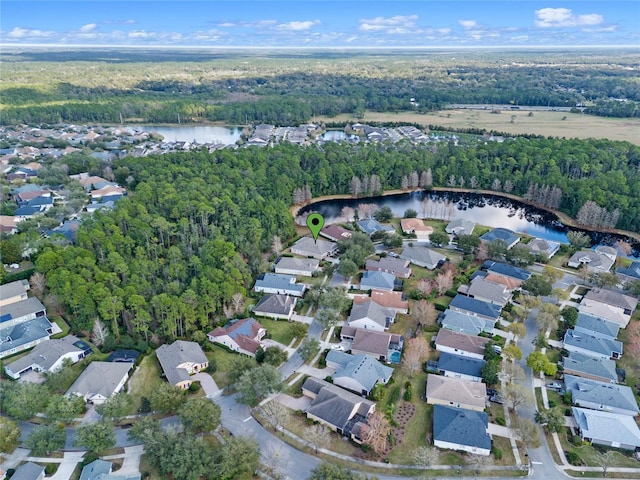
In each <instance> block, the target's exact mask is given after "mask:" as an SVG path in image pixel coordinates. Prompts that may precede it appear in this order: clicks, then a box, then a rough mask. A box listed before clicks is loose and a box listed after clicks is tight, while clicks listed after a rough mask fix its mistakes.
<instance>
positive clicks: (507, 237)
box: [480, 228, 520, 246]
mask: <svg viewBox="0 0 640 480" xmlns="http://www.w3.org/2000/svg"><path fill="white" fill-rule="evenodd" d="M480 239H481V240H484V241H485V242H494V241H496V240H502V241H503V242H504V243H506V244H507V246H509V245H511V244H512V243H514V242H517V241H518V240H520V237H519V236H518V235H516V234H515V233H513V232H512V231H511V230H509V229H508V228H494V229H493V230H491V231H489V232H487V233H485V234H484V235H482V236H481V237H480Z"/></svg>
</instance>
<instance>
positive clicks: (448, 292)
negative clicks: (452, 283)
mask: <svg viewBox="0 0 640 480" xmlns="http://www.w3.org/2000/svg"><path fill="white" fill-rule="evenodd" d="M444 294H445V295H446V296H447V297H451V298H453V297H455V296H456V295H458V292H457V291H456V290H453V289H451V290H447V291H446V292H444Z"/></svg>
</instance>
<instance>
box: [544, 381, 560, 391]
mask: <svg viewBox="0 0 640 480" xmlns="http://www.w3.org/2000/svg"><path fill="white" fill-rule="evenodd" d="M547 388H551V389H553V390H560V389H561V388H562V385H561V384H559V383H558V382H553V383H547Z"/></svg>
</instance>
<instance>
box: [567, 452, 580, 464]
mask: <svg viewBox="0 0 640 480" xmlns="http://www.w3.org/2000/svg"><path fill="white" fill-rule="evenodd" d="M565 455H566V457H567V461H568V462H569V463H570V464H571V465H580V464H581V463H582V462H581V460H580V455H578V454H577V453H576V452H574V451H571V452H565Z"/></svg>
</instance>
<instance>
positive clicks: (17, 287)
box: [0, 280, 29, 308]
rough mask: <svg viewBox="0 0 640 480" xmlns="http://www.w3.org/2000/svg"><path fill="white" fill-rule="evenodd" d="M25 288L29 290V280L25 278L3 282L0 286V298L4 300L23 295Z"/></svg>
mask: <svg viewBox="0 0 640 480" xmlns="http://www.w3.org/2000/svg"><path fill="white" fill-rule="evenodd" d="M27 290H29V282H28V281H27V280H17V281H15V282H10V283H5V284H4V285H1V286H0V300H6V299H8V298H12V297H16V296H18V295H23V294H25V293H26V292H27ZM3 308H4V307H3Z"/></svg>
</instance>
